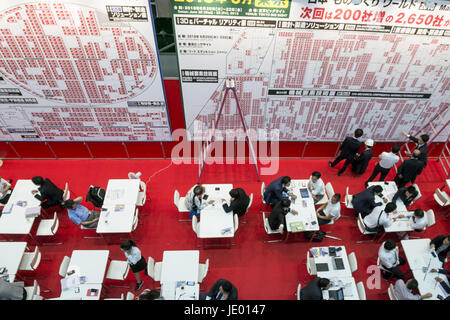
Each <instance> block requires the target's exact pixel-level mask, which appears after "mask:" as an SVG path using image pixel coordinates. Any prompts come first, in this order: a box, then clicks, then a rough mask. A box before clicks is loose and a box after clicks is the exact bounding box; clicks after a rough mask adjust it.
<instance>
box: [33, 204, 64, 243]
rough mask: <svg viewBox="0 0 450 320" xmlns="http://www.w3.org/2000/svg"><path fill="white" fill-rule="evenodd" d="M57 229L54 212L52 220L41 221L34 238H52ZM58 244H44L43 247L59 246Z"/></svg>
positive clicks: (56, 217)
mask: <svg viewBox="0 0 450 320" xmlns="http://www.w3.org/2000/svg"><path fill="white" fill-rule="evenodd" d="M58 228H59V219H58V216H57V215H56V211H55V213H54V215H53V219H42V220H41V222H40V223H39V227H38V229H37V231H36V236H38V237H49V236H54V235H55V234H56V232H57V231H58ZM60 244H62V242H59V243H44V244H43V245H60Z"/></svg>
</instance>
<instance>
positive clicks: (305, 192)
mask: <svg viewBox="0 0 450 320" xmlns="http://www.w3.org/2000/svg"><path fill="white" fill-rule="evenodd" d="M300 195H301V196H302V198H309V192H308V189H307V188H300Z"/></svg>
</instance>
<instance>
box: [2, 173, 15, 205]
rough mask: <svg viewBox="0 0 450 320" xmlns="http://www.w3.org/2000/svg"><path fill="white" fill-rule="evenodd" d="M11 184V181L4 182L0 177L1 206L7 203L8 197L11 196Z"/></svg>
mask: <svg viewBox="0 0 450 320" xmlns="http://www.w3.org/2000/svg"><path fill="white" fill-rule="evenodd" d="M11 182H12V180H9V181H6V180H5V179H3V178H2V177H0V203H1V204H7V203H8V200H9V197H10V196H11V193H12V189H11Z"/></svg>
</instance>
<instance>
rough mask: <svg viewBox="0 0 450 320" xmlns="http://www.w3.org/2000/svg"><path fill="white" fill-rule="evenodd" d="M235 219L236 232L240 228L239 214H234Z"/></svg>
mask: <svg viewBox="0 0 450 320" xmlns="http://www.w3.org/2000/svg"><path fill="white" fill-rule="evenodd" d="M233 219H234V225H233V227H234V233H236V231H237V229H238V228H239V217H238V215H237V214H235V215H233Z"/></svg>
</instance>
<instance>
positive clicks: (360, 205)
mask: <svg viewBox="0 0 450 320" xmlns="http://www.w3.org/2000/svg"><path fill="white" fill-rule="evenodd" d="M373 188H375V186H371V187H369V188H367V189H366V190H364V191H361V192H360V193H357V194H355V195H353V198H352V205H353V208H354V209H355V210H356V211H357V212H360V213H361V216H362V217H363V218H365V216H367V215H368V214H369V213H371V212H372V210H373V208H375V207H378V206H381V205H383V203H382V202H375V192H374V191H373ZM381 196H382V195H381Z"/></svg>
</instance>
